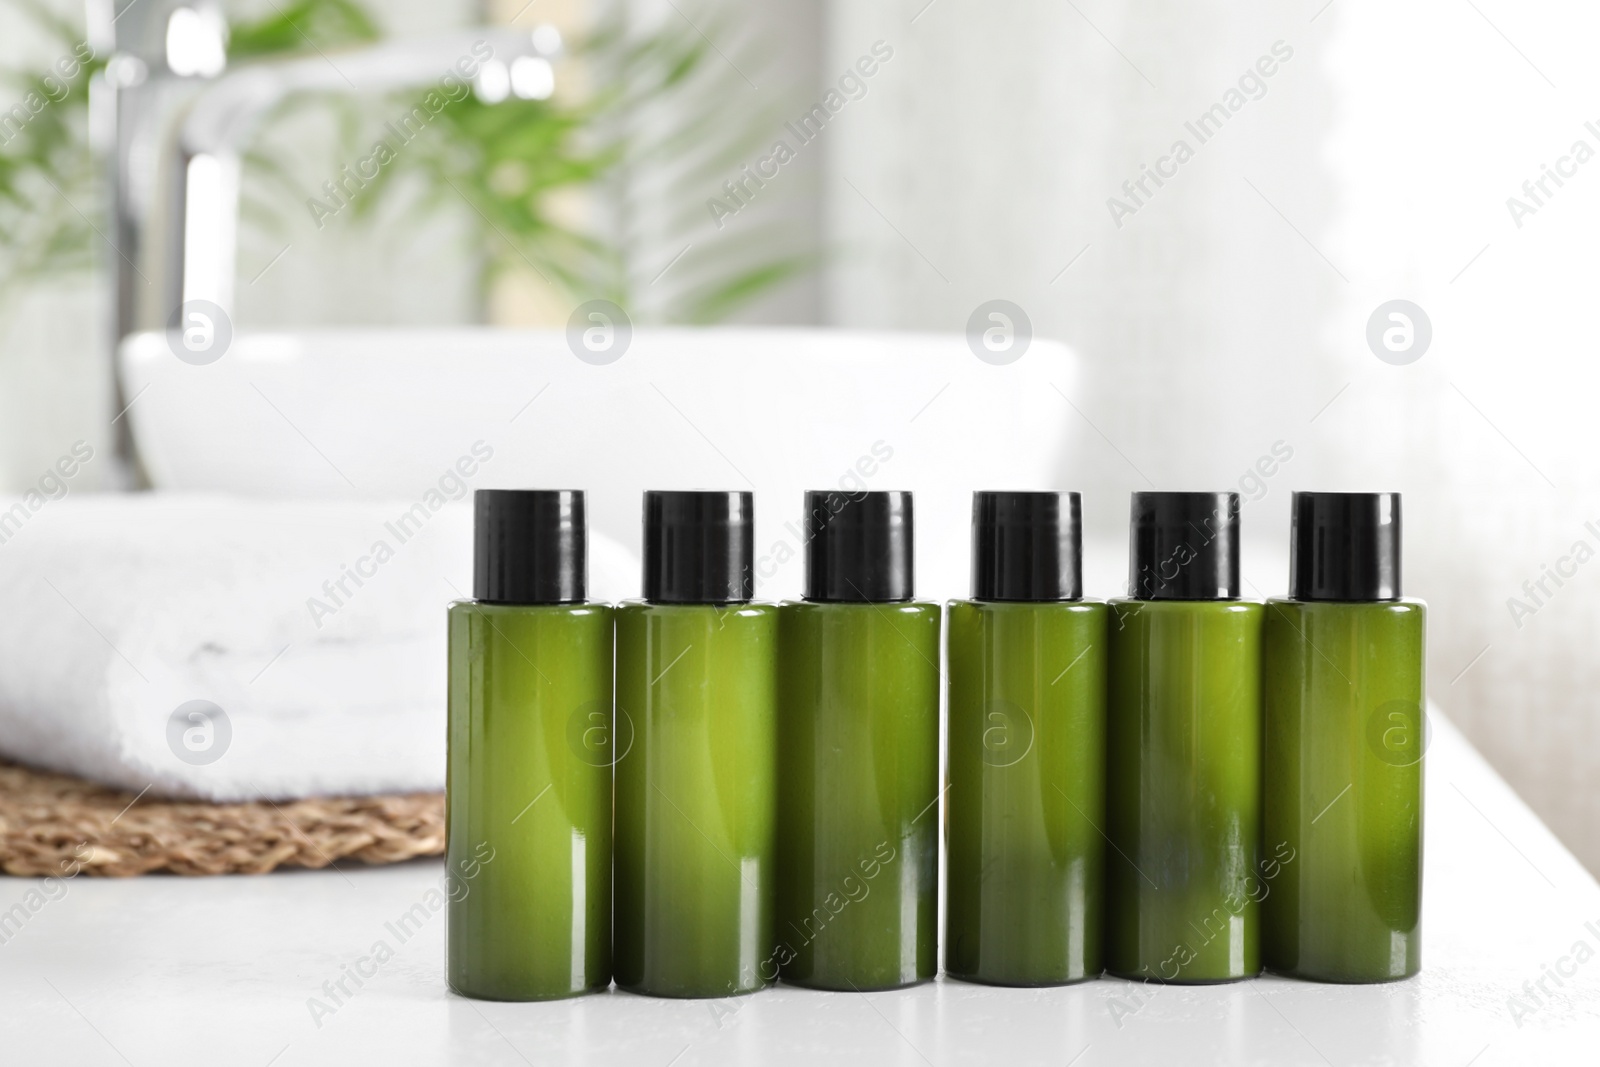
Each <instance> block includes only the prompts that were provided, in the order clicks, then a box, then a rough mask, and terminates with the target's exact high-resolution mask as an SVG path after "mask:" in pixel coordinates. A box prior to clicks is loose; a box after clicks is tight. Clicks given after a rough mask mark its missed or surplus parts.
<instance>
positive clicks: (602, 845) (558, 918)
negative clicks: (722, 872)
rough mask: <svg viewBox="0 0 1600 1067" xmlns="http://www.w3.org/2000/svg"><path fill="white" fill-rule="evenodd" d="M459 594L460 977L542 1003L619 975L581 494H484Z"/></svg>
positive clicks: (601, 674) (456, 960) (451, 966)
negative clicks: (469, 588)
mask: <svg viewBox="0 0 1600 1067" xmlns="http://www.w3.org/2000/svg"><path fill="white" fill-rule="evenodd" d="M474 508H475V512H476V514H475V540H476V549H475V561H474V575H473V599H472V600H468V601H461V602H458V603H455V604H452V605H451V606H450V681H449V746H448V748H449V752H448V757H447V784H446V791H445V797H446V823H447V826H448V844H447V845H446V875H445V881H444V884H443V889H444V891H445V893H446V895H447V897H448V899H449V907H448V914H449V920H448V930H449V934H448V941H449V948H448V957H449V959H448V964H447V969H446V977H447V980H448V982H449V984H450V988H451V989H453V990H455V991H456V992H457V993H460V994H462V995H464V996H469V997H478V998H481V999H486V1000H546V999H552V998H556V997H569V996H573V995H575V994H578V993H585V992H588V991H590V990H599V989H604V988H606V986H607V985H609V984H610V982H611V756H610V750H609V747H608V745H607V744H606V740H607V738H608V737H609V735H610V728H611V654H612V613H611V609H610V608H609V607H607V606H605V605H602V604H589V603H585V602H584V595H585V577H586V547H587V546H586V527H585V524H584V504H583V494H582V493H581V492H571V491H552V490H504V489H486V490H479V491H478V492H477V493H476V495H475V498H474Z"/></svg>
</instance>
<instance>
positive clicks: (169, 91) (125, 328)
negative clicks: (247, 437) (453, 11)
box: [87, 0, 560, 484]
mask: <svg viewBox="0 0 1600 1067" xmlns="http://www.w3.org/2000/svg"><path fill="white" fill-rule="evenodd" d="M87 5H88V40H89V43H90V45H91V46H92V47H95V48H96V51H97V52H99V51H100V49H101V47H106V48H110V49H111V56H110V58H109V59H108V61H107V64H106V68H105V71H104V73H103V74H101V75H99V76H98V80H97V82H96V84H95V85H94V86H93V87H92V88H91V96H90V110H91V127H92V128H94V129H97V130H99V131H102V132H101V133H100V134H99V137H98V142H99V144H100V146H101V147H102V148H103V150H104V151H105V152H106V153H107V155H108V156H109V158H110V170H111V214H112V218H111V226H112V233H113V237H112V244H113V246H114V247H115V248H116V250H117V257H116V260H115V264H114V276H115V285H116V289H115V299H114V302H113V336H112V380H113V382H114V387H115V400H116V407H117V410H118V411H120V412H125V411H126V410H127V406H128V405H129V404H131V402H132V400H133V399H136V398H130V397H127V396H126V395H124V390H123V388H122V383H121V378H120V374H119V372H118V368H117V355H116V353H117V349H118V348H119V347H120V345H121V342H122V340H123V339H124V338H125V337H127V336H128V335H129V334H131V333H134V332H136V331H140V330H160V329H171V328H175V327H178V326H179V325H180V320H179V316H180V311H181V309H182V307H183V305H184V304H185V302H187V301H193V300H206V301H210V302H211V303H212V304H215V305H217V306H218V307H220V308H221V309H222V310H223V311H224V313H226V314H229V315H231V314H232V312H233V306H234V305H233V275H234V249H235V246H236V239H237V234H238V226H239V169H240V160H241V158H242V156H243V153H244V151H245V149H246V148H247V146H248V144H249V142H250V139H251V137H253V136H254V134H255V133H256V131H257V129H258V128H259V127H260V125H261V122H262V120H263V119H264V118H265V117H266V115H267V113H268V112H269V111H270V110H271V109H272V108H273V107H275V106H276V105H278V104H279V103H281V102H282V101H283V100H285V99H286V98H288V97H289V96H291V95H293V94H296V93H339V94H358V93H382V92H393V91H396V90H401V89H407V88H417V87H422V86H430V85H431V86H433V87H434V88H435V89H437V90H439V91H440V92H442V93H445V94H446V95H447V96H449V97H450V98H451V99H460V98H461V94H465V93H466V92H476V93H478V95H479V96H480V97H483V98H484V99H488V100H491V101H493V100H497V99H503V98H504V97H505V96H507V95H508V94H509V93H510V92H511V91H512V90H513V88H515V89H516V91H517V92H518V94H519V95H524V96H526V95H533V96H539V97H542V96H547V95H549V91H550V81H549V77H548V75H547V73H546V74H541V75H540V76H538V77H534V78H531V79H530V78H528V77H526V76H520V77H519V75H525V74H526V70H525V67H524V65H525V64H527V63H530V62H534V63H540V64H542V67H540V68H539V70H541V71H543V72H548V71H549V69H550V68H549V65H548V64H549V59H550V57H551V56H552V55H553V54H554V53H555V52H557V51H558V50H559V48H560V38H559V35H558V34H554V33H553V31H552V30H551V29H550V28H549V27H541V28H540V29H536V30H534V31H532V32H531V33H530V32H529V31H527V30H519V29H512V28H508V27H493V28H490V27H484V28H480V29H476V30H467V31H457V32H454V33H451V34H441V35H439V36H437V37H432V38H429V39H427V40H420V41H388V42H382V43H379V44H375V45H371V46H366V47H361V48H355V49H349V50H342V51H337V52H329V53H326V54H324V53H321V52H318V51H313V52H312V53H311V54H307V55H298V56H295V57H293V58H284V59H268V60H259V61H247V62H245V63H241V64H239V65H238V66H237V67H235V68H233V69H228V68H227V61H226V28H225V23H224V21H223V19H222V16H221V13H220V10H219V9H218V8H217V7H216V5H215V4H214V3H213V2H212V0H87ZM97 42H101V43H97ZM524 57H527V59H524ZM519 60H520V61H522V63H520V64H519ZM318 192H319V195H320V193H321V191H320V190H319V191H318ZM129 421H130V420H128V419H126V418H119V419H118V420H117V425H118V431H117V442H116V453H117V457H118V460H119V462H120V465H121V468H122V481H123V482H124V483H126V484H141V483H142V482H143V475H142V472H141V471H140V469H139V463H138V457H137V455H136V449H135V444H134V440H133V437H132V435H131V433H130V432H129V428H128V423H129Z"/></svg>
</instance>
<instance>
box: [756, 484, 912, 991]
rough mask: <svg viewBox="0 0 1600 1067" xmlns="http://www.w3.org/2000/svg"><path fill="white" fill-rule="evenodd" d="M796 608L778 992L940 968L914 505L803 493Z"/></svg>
mask: <svg viewBox="0 0 1600 1067" xmlns="http://www.w3.org/2000/svg"><path fill="white" fill-rule="evenodd" d="M805 500H806V534H807V538H808V540H807V545H806V588H805V599H804V600H802V601H799V602H792V603H785V604H784V605H782V607H781V609H780V610H781V627H780V633H781V642H780V644H781V654H780V668H779V669H780V672H781V677H782V684H781V686H780V698H779V699H780V720H781V727H780V729H781V748H780V751H781V752H782V753H783V762H782V764H781V768H780V773H779V828H780V829H779V837H778V840H779V846H780V847H779V854H778V855H779V884H780V890H779V923H778V931H777V933H778V938H779V944H778V945H777V947H776V952H777V956H778V962H779V965H780V968H781V972H782V977H783V980H784V981H785V982H792V983H794V984H796V985H802V986H810V987H812V988H817V989H835V990H862V991H865V990H873V989H893V988H897V987H900V986H905V985H911V984H913V983H916V982H922V981H926V980H927V979H930V978H932V977H933V976H934V974H935V972H936V971H937V969H938V955H937V935H938V929H937V922H938V917H937V912H938V903H939V902H938V842H939V838H938V831H939V810H938V809H939V804H938V802H939V628H940V627H939V624H940V614H941V612H940V607H939V605H937V604H930V603H926V602H918V601H915V600H913V599H912V588H913V585H912V577H913V575H912V513H911V494H910V493H904V492H869V493H855V494H850V493H845V492H827V491H823V492H809V493H807V494H806V498H805Z"/></svg>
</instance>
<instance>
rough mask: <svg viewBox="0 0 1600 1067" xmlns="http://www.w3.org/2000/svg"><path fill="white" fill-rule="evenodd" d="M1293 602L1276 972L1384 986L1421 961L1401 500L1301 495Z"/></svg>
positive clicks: (1273, 752)
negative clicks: (1402, 562)
mask: <svg viewBox="0 0 1600 1067" xmlns="http://www.w3.org/2000/svg"><path fill="white" fill-rule="evenodd" d="M1289 543H1290V563H1289V597H1288V599H1286V600H1278V599H1273V600H1269V601H1267V617H1266V623H1265V625H1264V628H1263V635H1262V642H1263V655H1264V657H1265V674H1264V682H1263V691H1264V692H1263V695H1264V699H1265V702H1266V747H1265V760H1266V767H1265V797H1264V819H1265V835H1264V838H1263V841H1264V843H1265V845H1266V846H1267V848H1268V849H1269V851H1270V850H1271V849H1273V848H1274V847H1277V848H1279V849H1281V850H1282V852H1283V853H1284V857H1283V862H1282V871H1281V873H1279V874H1278V876H1277V878H1276V879H1275V880H1274V881H1273V884H1272V889H1271V893H1270V895H1268V897H1267V898H1266V900H1265V902H1264V904H1263V905H1262V919H1263V938H1264V942H1263V953H1264V955H1265V960H1266V965H1267V967H1268V968H1269V969H1271V970H1273V971H1276V972H1278V973H1280V974H1286V975H1292V976H1294V977H1296V978H1309V979H1312V980H1314V981H1322V982H1386V981H1391V980H1393V979H1397V978H1408V977H1410V976H1411V975H1414V974H1416V973H1417V971H1418V970H1420V969H1421V967H1422V925H1421V916H1422V771H1423V748H1424V745H1425V740H1426V738H1425V734H1424V729H1425V726H1424V719H1423V702H1424V700H1425V690H1424V687H1423V658H1424V650H1425V642H1424V627H1425V619H1424V616H1425V614H1426V609H1425V607H1424V605H1423V604H1422V603H1421V601H1417V600H1402V599H1400V494H1399V493H1296V494H1294V502H1293V529H1292V532H1291V535H1290V542H1289Z"/></svg>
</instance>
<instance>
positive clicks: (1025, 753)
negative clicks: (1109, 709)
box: [945, 601, 1109, 985]
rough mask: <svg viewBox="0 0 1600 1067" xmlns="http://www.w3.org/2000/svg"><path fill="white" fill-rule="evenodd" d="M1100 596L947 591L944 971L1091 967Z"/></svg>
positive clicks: (1077, 970)
mask: <svg viewBox="0 0 1600 1067" xmlns="http://www.w3.org/2000/svg"><path fill="white" fill-rule="evenodd" d="M1106 618H1107V611H1106V606H1105V605H1104V604H1102V603H1097V602H1085V601H1057V602H1045V603H1022V602H1014V603H1001V602H993V601H991V602H973V601H959V602H957V603H954V604H951V605H950V622H949V626H950V630H949V635H948V642H949V672H950V710H949V716H950V720H949V721H950V729H949V746H950V749H949V774H948V783H949V791H948V793H947V794H946V800H945V807H946V811H947V812H948V824H947V831H946V832H947V834H948V842H949V852H948V855H947V860H946V863H947V867H946V888H945V971H946V973H948V974H949V975H951V976H952V977H955V978H962V979H966V980H968V981H975V982H984V983H989V984H993V985H1054V984H1059V983H1063V982H1075V981H1080V980H1082V979H1084V978H1091V977H1094V976H1095V975H1097V974H1099V973H1100V971H1101V969H1102V966H1103V958H1102V953H1101V936H1100V935H1101V923H1102V915H1103V880H1104V875H1105V838H1104V837H1103V836H1102V835H1101V832H1100V831H1101V828H1102V827H1103V826H1105V806H1106V797H1105V755H1106V748H1105V730H1106V661H1107V655H1108V652H1109V650H1108V648H1107V632H1106Z"/></svg>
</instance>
